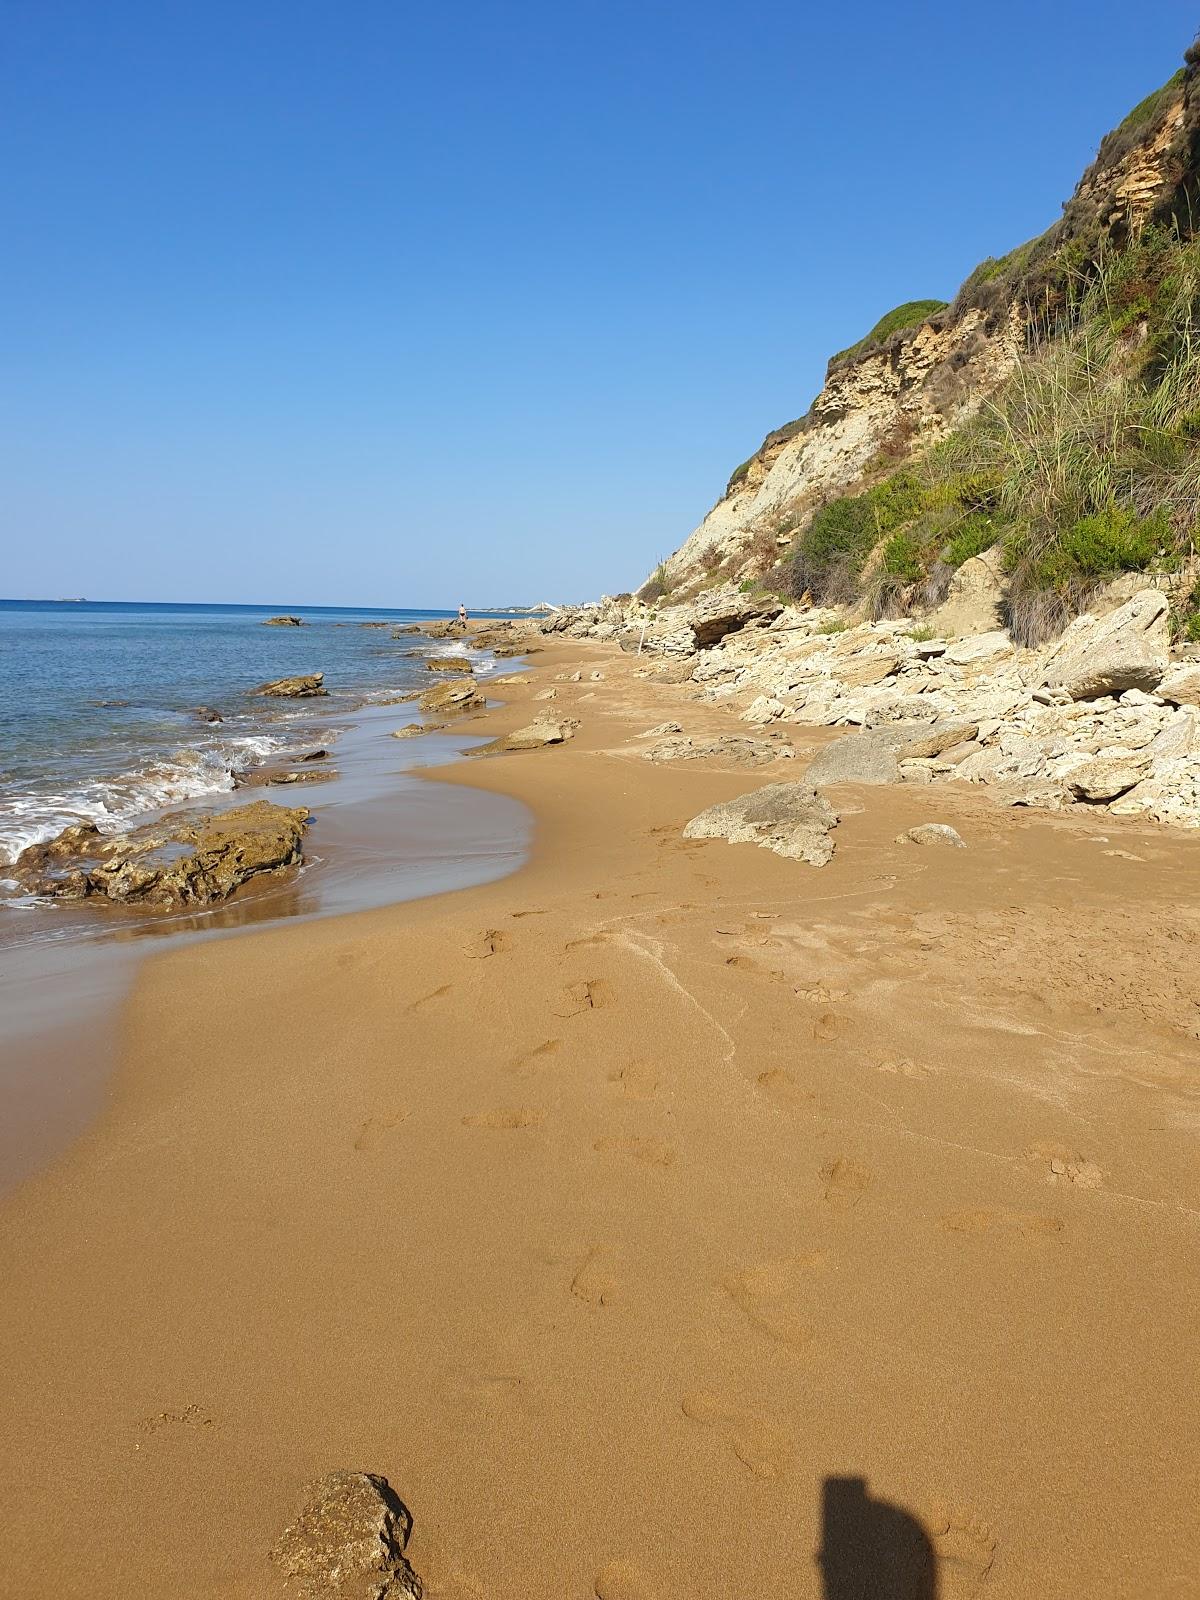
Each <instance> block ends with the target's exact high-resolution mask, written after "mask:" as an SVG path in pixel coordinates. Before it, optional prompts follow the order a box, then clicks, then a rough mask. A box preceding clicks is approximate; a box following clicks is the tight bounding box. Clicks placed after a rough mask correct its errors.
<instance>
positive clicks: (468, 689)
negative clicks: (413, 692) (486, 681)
mask: <svg viewBox="0 0 1200 1600" xmlns="http://www.w3.org/2000/svg"><path fill="white" fill-rule="evenodd" d="M485 703H486V702H485V700H484V697H483V696H482V695H481V694H480V692H479V690H478V688H477V687H476V683H475V679H474V678H473V677H469V676H465V677H461V678H448V679H447V680H446V682H445V683H437V684H434V686H433V688H432V689H426V690H425V692H424V694H423V695H421V697H420V701H419V704H420V707H421V710H422V711H451V712H459V711H470V710H473V709H474V708H475V707H477V706H482V705H484V704H485Z"/></svg>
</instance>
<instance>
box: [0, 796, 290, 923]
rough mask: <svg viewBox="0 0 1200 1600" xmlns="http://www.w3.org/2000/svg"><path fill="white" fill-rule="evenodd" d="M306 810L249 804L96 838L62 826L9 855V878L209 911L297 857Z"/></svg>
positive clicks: (57, 890) (43, 889)
mask: <svg viewBox="0 0 1200 1600" xmlns="http://www.w3.org/2000/svg"><path fill="white" fill-rule="evenodd" d="M307 821H308V811H307V809H299V808H290V807H285V806H275V805H271V804H270V802H269V801H266V800H257V801H255V802H254V804H253V805H248V806H235V807H234V808H233V809H232V810H230V811H219V812H216V813H214V814H212V815H208V816H204V815H201V816H197V815H195V814H192V815H186V814H185V815H176V816H174V817H164V818H163V819H162V820H161V821H160V822H155V823H150V824H148V825H147V826H145V827H142V828H135V829H133V830H132V831H131V832H129V833H123V834H115V835H113V834H104V833H101V832H100V830H99V829H98V828H97V827H96V826H95V825H94V824H93V823H80V824H77V825H76V826H74V827H71V828H66V829H64V830H63V832H62V833H60V834H59V835H58V837H57V838H56V839H51V840H50V841H49V842H48V843H46V844H38V845H31V846H30V847H29V849H28V850H25V851H23V852H22V853H21V855H19V856H18V857H17V860H16V861H15V862H14V864H13V866H12V867H11V869H9V870H10V871H11V874H12V876H13V877H14V878H15V879H16V880H17V881H18V883H20V884H21V885H22V887H23V888H25V889H26V890H27V892H28V893H30V894H35V895H41V896H45V897H47V898H51V899H57V900H84V899H91V898H93V897H98V898H100V899H104V900H112V901H117V902H120V903H122V904H130V903H136V904H142V905H147V906H154V907H156V908H159V909H166V910H170V909H174V908H178V907H180V906H195V905H201V906H202V905H214V904H216V903H218V902H220V901H222V900H227V899H228V898H229V896H230V895H231V894H232V893H233V892H234V890H235V889H237V888H238V887H240V885H241V884H243V883H245V882H246V881H247V880H248V879H250V878H253V877H255V876H257V874H259V873H262V872H274V871H277V870H279V869H281V868H283V867H290V866H295V865H298V864H299V862H300V861H301V860H302V859H303V853H304V852H303V840H304V826H305V823H306V822H307Z"/></svg>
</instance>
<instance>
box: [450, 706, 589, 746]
mask: <svg viewBox="0 0 1200 1600" xmlns="http://www.w3.org/2000/svg"><path fill="white" fill-rule="evenodd" d="M578 726H579V721H578V719H577V718H575V717H551V716H549V715H547V714H546V713H543V714H542V715H541V716H540V717H538V718H537V720H536V721H534V722H531V723H529V724H528V725H527V726H526V727H524V728H516V729H514V730H513V732H512V733H506V734H503V735H501V737H500V738H499V739H493V740H491V741H490V743H488V744H484V745H480V746H478V747H477V748H476V749H474V750H472V751H471V752H470V754H471V755H473V756H498V755H505V754H506V753H507V752H509V751H511V750H544V749H545V748H546V747H547V745H555V744H565V743H566V742H567V740H568V739H573V738H574V737H575V730H576V728H578Z"/></svg>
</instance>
